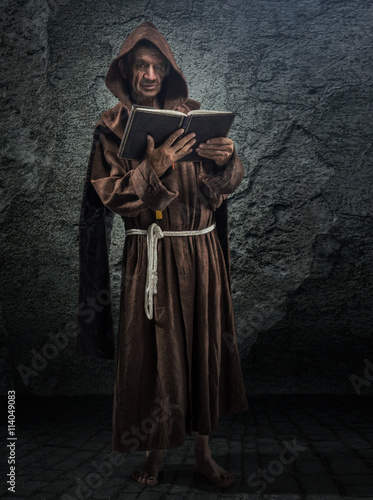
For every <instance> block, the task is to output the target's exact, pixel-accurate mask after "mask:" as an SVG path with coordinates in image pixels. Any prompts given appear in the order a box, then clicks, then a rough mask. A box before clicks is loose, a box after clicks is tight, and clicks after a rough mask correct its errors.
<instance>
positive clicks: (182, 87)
mask: <svg viewBox="0 0 373 500" xmlns="http://www.w3.org/2000/svg"><path fill="white" fill-rule="evenodd" d="M144 39H146V40H149V42H152V43H153V44H154V45H156V46H157V47H158V49H159V50H160V51H161V52H162V54H163V55H164V56H165V57H166V58H167V59H168V60H169V62H170V63H171V70H170V74H169V75H168V77H167V78H166V79H165V81H164V92H165V97H164V106H163V107H164V108H165V109H175V108H177V107H178V106H180V105H181V104H183V103H184V101H186V100H187V98H188V85H187V82H186V80H185V77H184V75H183V73H182V72H181V70H180V68H179V67H178V65H177V64H176V61H175V58H174V55H173V53H172V51H171V48H170V46H169V45H168V43H167V40H166V39H165V37H164V36H163V35H162V34H161V33H160V32H159V31H158V30H157V28H156V27H155V26H154V24H152V23H150V22H148V21H145V22H143V23H142V24H140V26H138V27H137V28H136V29H135V30H134V31H132V32H131V33H130V34H129V35H128V37H127V38H126V39H125V41H124V43H123V45H122V48H121V49H120V51H119V55H118V57H116V58H115V59H114V60H113V61H112V62H111V64H110V67H109V71H108V73H107V75H106V86H107V88H108V89H109V90H110V92H112V93H113V94H114V95H115V96H116V97H117V98H118V99H120V101H121V102H122V104H123V105H124V106H125V108H127V109H130V108H131V101H130V98H129V95H130V85H129V82H128V80H127V79H124V78H123V77H122V75H121V73H120V71H119V67H118V60H119V59H120V58H121V57H123V56H124V55H125V54H127V53H128V52H129V51H130V50H131V49H133V47H134V46H135V45H136V43H137V42H139V41H140V40H144Z"/></svg>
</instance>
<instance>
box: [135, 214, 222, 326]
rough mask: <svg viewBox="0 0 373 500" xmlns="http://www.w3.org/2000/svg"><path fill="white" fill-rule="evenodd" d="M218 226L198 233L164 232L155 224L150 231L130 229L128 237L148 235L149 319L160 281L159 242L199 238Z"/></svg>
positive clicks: (146, 291)
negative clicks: (175, 238) (181, 238)
mask: <svg viewBox="0 0 373 500" xmlns="http://www.w3.org/2000/svg"><path fill="white" fill-rule="evenodd" d="M215 227H216V224H215V223H214V224H212V226H209V227H206V228H205V229H199V230H196V231H162V229H161V228H160V227H159V226H158V224H156V223H155V222H154V223H153V224H152V225H151V226H149V227H148V229H128V231H126V236H130V235H132V234H143V235H146V244H147V255H148V268H147V272H146V285H145V314H146V316H147V317H148V318H149V319H152V318H153V298H154V295H155V294H156V293H157V281H158V273H157V269H158V240H159V239H161V238H163V237H164V236H198V235H200V234H206V233H209V232H210V231H213V230H214V229H215Z"/></svg>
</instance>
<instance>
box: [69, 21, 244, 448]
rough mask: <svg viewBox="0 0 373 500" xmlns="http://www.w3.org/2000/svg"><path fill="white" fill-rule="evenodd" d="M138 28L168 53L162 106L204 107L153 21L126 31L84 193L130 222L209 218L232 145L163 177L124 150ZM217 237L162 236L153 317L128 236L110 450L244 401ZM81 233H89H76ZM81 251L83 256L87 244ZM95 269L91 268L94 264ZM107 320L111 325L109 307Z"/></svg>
mask: <svg viewBox="0 0 373 500" xmlns="http://www.w3.org/2000/svg"><path fill="white" fill-rule="evenodd" d="M143 38H145V39H148V40H150V41H151V42H153V43H154V44H155V45H157V47H158V48H159V50H160V51H161V52H162V53H163V54H164V56H165V57H167V59H168V60H169V61H170V63H171V67H172V69H171V73H170V75H169V76H168V77H167V78H166V79H165V82H164V86H163V90H162V92H161V95H160V98H161V102H162V105H163V107H164V108H166V109H177V110H179V111H183V112H188V111H189V110H191V109H197V108H199V103H197V102H196V101H192V100H191V99H189V98H188V90H187V84H186V81H185V78H184V76H183V74H182V72H181V71H180V69H179V68H178V66H177V65H176V62H175V59H174V57H173V55H172V52H171V49H170V47H169V46H168V44H167V42H166V40H165V39H164V37H163V36H162V35H161V34H160V33H159V32H158V31H157V30H156V28H155V27H154V26H153V25H152V24H151V23H147V22H145V23H143V24H142V25H141V26H139V27H138V28H137V29H136V30H134V31H133V32H132V33H131V34H130V35H129V36H128V37H127V39H126V41H125V42H124V44H123V46H122V48H121V50H120V53H119V56H118V57H117V58H116V59H114V61H113V62H112V63H111V66H110V68H109V72H108V75H107V79H106V83H107V86H108V88H109V89H110V90H111V91H112V92H113V93H114V95H116V96H117V97H118V98H119V99H120V102H119V103H118V104H117V105H116V106H115V107H114V108H112V109H110V110H108V111H106V112H104V113H103V115H102V117H101V119H100V120H99V122H98V124H97V127H96V133H95V141H94V145H95V147H94V149H93V151H92V155H91V159H90V167H89V173H88V180H90V181H91V186H92V185H93V187H94V192H92V193H91V194H89V195H87V193H86V197H88V198H89V197H91V198H92V197H93V198H94V196H96V194H97V195H98V197H99V199H100V200H101V202H102V205H103V207H106V208H105V209H104V210H105V211H107V210H108V209H109V210H110V211H111V212H114V213H117V214H119V215H120V216H121V217H122V218H123V221H124V224H125V228H126V229H127V230H128V229H132V228H138V229H148V227H149V226H150V225H151V224H152V223H153V222H157V223H158V224H159V225H160V227H161V229H162V230H172V231H184V230H198V229H204V228H207V227H208V226H210V225H211V224H212V223H213V222H214V221H215V214H216V210H217V209H219V207H220V209H221V206H222V204H224V203H226V198H227V196H228V195H229V194H230V193H232V192H233V191H234V190H235V189H236V188H237V186H238V185H239V184H240V182H241V180H242V178H243V167H242V164H241V161H240V160H239V158H238V157H237V154H236V152H235V153H234V155H233V157H232V159H231V160H230V161H229V162H228V164H227V165H226V166H225V167H224V169H222V170H220V171H219V169H218V168H217V166H216V165H215V163H213V162H209V161H203V162H195V163H191V162H182V161H181V162H178V163H176V164H175V169H174V170H172V169H171V168H170V169H169V170H168V171H167V172H166V173H165V174H164V175H163V176H162V177H160V178H158V177H157V175H156V174H155V172H154V170H153V167H152V165H151V164H150V162H149V161H148V160H147V159H144V160H143V161H140V162H139V161H127V160H120V159H119V158H118V157H117V151H118V147H119V143H120V140H121V137H122V134H123V130H124V126H125V123H126V119H127V117H128V113H129V111H130V107H131V104H132V102H131V98H130V88H129V85H128V81H127V80H124V79H123V78H122V77H121V75H120V73H119V70H118V64H117V63H118V59H119V57H122V56H123V55H124V54H125V53H127V52H128V51H129V50H131V49H132V48H133V46H134V45H135V44H136V43H137V42H138V41H139V40H140V39H143ZM87 189H89V188H87ZM95 193H96V194H95ZM156 210H160V211H162V212H163V218H162V219H161V220H156V217H155V211H156ZM95 213H96V212H95ZM105 213H106V214H107V212H105ZM101 215H102V214H101ZM94 217H96V215H95V214H93V216H92V217H91V219H94ZM101 218H102V217H101ZM106 218H107V217H106ZM86 219H87V220H88V219H89V217H88V216H87V217H86ZM109 226H110V224H109ZM103 228H104V226H101V229H100V231H101V233H103V232H104V230H105V228H104V229H103ZM91 232H92V231H91ZM91 236H92V235H91ZM92 237H93V238H95V237H96V236H95V235H93V236H92ZM220 239H221V238H220ZM220 239H219V236H218V231H217V230H214V231H212V232H210V233H208V234H204V235H197V236H196V235H194V236H187V237H185V236H184V237H181V236H177V237H165V238H163V239H161V240H159V242H158V285H157V294H156V295H155V296H154V318H153V319H152V320H149V319H148V318H147V317H146V315H145V311H144V298H145V281H146V269H147V245H146V236H142V235H130V236H127V237H126V240H125V245H124V253H123V275H122V293H121V302H120V320H119V332H118V349H117V363H116V375H115V385H114V408H113V438H112V448H113V450H117V451H121V452H126V451H135V450H149V449H164V448H172V447H176V446H180V445H182V444H183V443H184V440H185V434H186V433H191V432H192V431H198V432H199V433H201V434H209V433H210V432H211V430H213V429H216V428H217V427H218V417H219V415H223V414H227V413H235V412H241V411H244V410H246V409H247V400H246V394H245V388H244V383H243V379H242V373H241V367H240V360H239V354H238V350H237V345H236V340H235V339H236V331H235V322H234V315H233V308H232V300H231V293H230V282H229V273H230V271H229V261H228V260H227V259H226V260H225V258H224V253H223V250H222V246H221V243H220ZM85 242H86V240H85V239H84V238H83V240H81V244H84V243H85ZM225 250H227V249H225ZM81 252H82V255H83V254H84V255H85V250H84V248H83V250H82V249H81ZM228 252H229V249H228ZM84 255H83V257H84ZM105 259H107V256H106V255H104V260H105ZM97 267H98V266H97ZM92 272H93V275H94V274H95V270H94V269H93V271H92ZM86 274H87V273H86ZM86 277H87V276H86ZM88 278H89V279H91V276H88ZM91 281H92V280H91ZM100 314H101V313H100ZM105 322H106V323H107V325H106V326H108V325H109V326H110V318H106V319H105V320H104V323H105ZM109 342H110V339H109ZM83 344H84V345H85V344H86V345H88V344H87V340H86V338H83V336H82V335H80V336H78V340H77V349H78V352H79V350H80V353H83V354H84V352H83V351H84V350H86V351H87V350H89V349H88V348H87V349H85V348H83V347H82V346H83ZM105 349H107V347H106V346H105V343H102V345H101V346H100V348H99V349H98V351H99V354H98V355H100V356H101V357H110V352H111V350H112V348H108V351H105ZM107 352H109V354H107ZM105 353H106V354H105Z"/></svg>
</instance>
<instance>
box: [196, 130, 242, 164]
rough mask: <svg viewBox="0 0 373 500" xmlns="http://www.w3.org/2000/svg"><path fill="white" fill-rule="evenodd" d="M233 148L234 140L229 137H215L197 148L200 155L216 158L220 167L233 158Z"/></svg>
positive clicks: (215, 160) (211, 158)
mask: <svg viewBox="0 0 373 500" xmlns="http://www.w3.org/2000/svg"><path fill="white" fill-rule="evenodd" d="M233 150H234V145H233V141H232V139H228V137H214V138H213V139H209V140H208V141H206V142H203V143H202V144H199V145H198V147H197V148H196V151H197V153H198V154H199V156H202V157H203V158H209V159H210V160H214V162H215V163H216V164H217V165H218V166H219V167H223V166H224V165H225V164H226V163H227V162H228V160H230V159H231V157H232V155H233Z"/></svg>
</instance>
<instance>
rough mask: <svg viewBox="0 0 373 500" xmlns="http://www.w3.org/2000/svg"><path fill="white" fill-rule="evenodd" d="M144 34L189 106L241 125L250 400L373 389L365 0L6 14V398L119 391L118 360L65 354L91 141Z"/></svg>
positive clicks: (116, 261)
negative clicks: (155, 38) (172, 71)
mask: <svg viewBox="0 0 373 500" xmlns="http://www.w3.org/2000/svg"><path fill="white" fill-rule="evenodd" d="M144 20H149V21H152V22H153V23H154V24H155V25H156V26H157V27H158V29H159V30H160V31H161V32H162V33H163V34H164V35H165V36H166V38H167V40H168V41H169V43H170V45H171V47H172V48H173V50H174V53H175V56H176V59H177V61H178V63H179V65H180V66H181V68H182V69H183V71H184V73H185V75H186V76H187V79H188V82H189V89H190V96H191V97H192V98H194V99H196V100H199V101H202V103H203V107H204V108H206V109H229V110H233V111H236V112H237V113H238V117H237V120H236V122H235V124H234V127H233V129H232V132H231V137H232V138H233V139H234V140H235V143H236V145H237V149H238V151H239V154H240V156H241V158H242V160H243V163H244V166H245V179H244V181H243V182H242V185H241V186H240V187H239V189H238V191H237V192H236V193H235V194H234V195H233V196H232V197H231V200H230V240H231V251H232V272H233V298H234V306H235V310H236V318H237V326H238V333H239V347H240V352H241V356H242V366H243V371H244V375H245V380H246V382H247V389H248V392H249V393H263V392H280V393H281V392H295V391H299V392H341V393H343V392H350V393H351V392H354V387H353V384H352V382H351V378H350V377H351V375H352V374H355V375H356V377H361V378H360V379H359V380H360V381H359V380H358V379H356V378H354V380H355V386H356V385H358V386H360V390H361V392H362V393H363V392H364V393H368V392H372V389H371V385H370V381H369V379H367V378H366V375H367V374H368V375H369V374H370V373H372V374H373V371H372V372H369V373H368V371H367V369H366V374H365V375H364V368H365V366H366V365H365V364H364V359H368V360H370V361H372V362H373V349H372V324H373V313H372V310H373V293H372V264H373V255H372V237H373V225H372V215H373V207H372V205H373V202H372V198H373V189H372V185H373V171H372V159H373V155H372V137H373V133H372V116H373V113H372V111H373V109H372V107H373V104H372V103H373V90H372V76H373V70H372V47H373V40H372V38H373V6H372V4H371V2H370V1H369V0H357V1H353V0H338V1H337V0H323V1H321V0H320V1H319V0H313V1H309V0H303V1H294V0H272V1H270V0H246V1H243V0H204V1H202V0H201V1H198V0H195V1H188V0H175V1H173V2H166V1H162V0H161V1H159V2H148V1H145V0H138V1H133V2H131V1H124V0H111V1H110V2H109V1H101V2H97V1H93V0H84V1H83V0H77V1H69V0H30V1H21V0H12V1H10V0H8V1H3V2H2V15H1V24H2V28H1V33H2V35H1V37H2V38H1V49H2V58H1V89H2V104H1V110H0V112H1V135H0V141H1V154H2V175H1V197H0V223H1V304H0V305H1V308H0V329H1V345H0V356H1V360H2V362H3V365H2V368H1V371H0V377H1V390H2V392H4V391H5V389H6V387H7V386H8V384H9V383H15V384H16V388H17V389H18V390H19V391H29V392H32V393H35V394H56V393H58V394H60V393H62V394H82V393H107V392H110V391H112V385H113V363H112V362H110V361H99V360H91V359H85V358H77V357H75V354H74V341H73V339H72V338H71V337H70V338H69V342H68V345H64V344H65V341H64V339H66V338H68V334H69V333H70V332H71V330H72V325H73V323H74V320H75V314H76V313H75V308H76V305H77V287H78V281H77V279H78V260H77V257H78V247H77V242H78V241H77V236H78V217H79V209H80V201H81V191H82V186H83V180H84V176H85V170H86V164H87V160H88V155H89V150H90V145H91V137H92V131H93V127H94V124H95V122H96V121H97V119H98V117H99V115H100V114H101V112H102V111H103V110H105V109H107V108H108V107H111V106H112V105H114V104H115V103H116V99H115V98H114V97H113V96H111V94H110V93H109V92H108V91H107V90H106V87H105V84H104V79H105V75H106V71H107V68H108V66H109V63H110V61H111V59H112V58H113V57H114V56H115V55H116V54H117V51H118V49H119V47H120V46H121V44H122V42H123V40H124V38H125V36H126V35H127V34H128V33H129V32H130V31H131V30H132V29H133V28H135V27H136V26H137V25H139V24H140V23H141V22H142V21H144ZM116 219H118V220H116V223H115V228H114V238H113V244H112V255H111V266H112V279H113V283H114V291H115V292H117V291H118V287H119V280H120V271H121V251H122V246H123V230H122V227H121V221H120V219H119V218H116ZM51 336H52V337H55V340H54V341H51V338H50V337H51ZM56 336H57V337H58V339H57V338H56ZM51 342H52V344H59V347H56V348H54V349H53V348H51V347H50V346H49V347H48V344H51ZM46 356H49V358H50V359H49V360H48V359H45V357H46ZM20 368H21V371H22V370H23V372H22V373H23V381H22V378H21V376H20ZM31 370H32V371H31ZM364 377H365V378H364ZM356 380H358V381H357V382H356ZM363 382H364V383H363Z"/></svg>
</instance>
